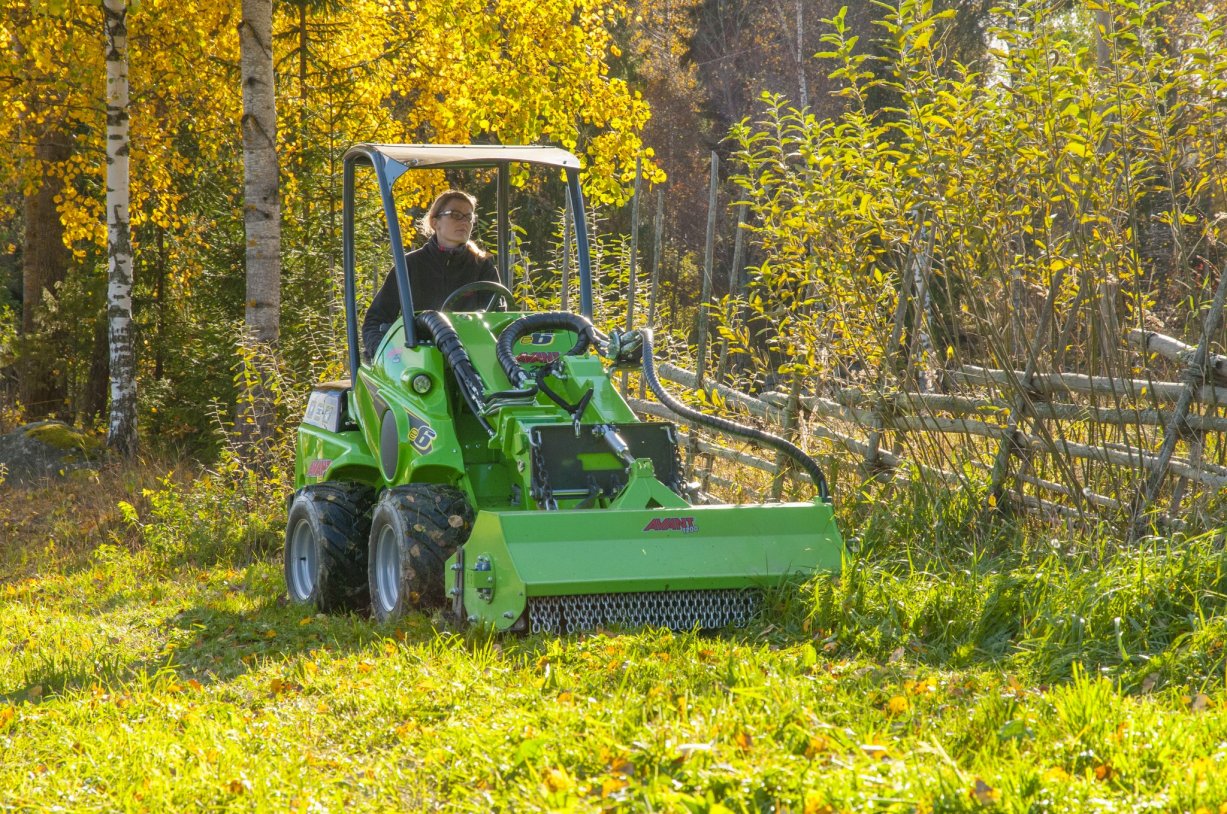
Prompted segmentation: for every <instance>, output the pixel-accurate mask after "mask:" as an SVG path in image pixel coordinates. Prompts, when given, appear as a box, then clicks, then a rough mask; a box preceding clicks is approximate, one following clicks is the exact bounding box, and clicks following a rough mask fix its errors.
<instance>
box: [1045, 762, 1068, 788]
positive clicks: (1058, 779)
mask: <svg viewBox="0 0 1227 814" xmlns="http://www.w3.org/2000/svg"><path fill="white" fill-rule="evenodd" d="M1043 780H1044V782H1045V783H1052V784H1054V785H1061V784H1063V783H1068V782H1069V772H1067V771H1065V770H1064V769H1062V768H1061V767H1060V766H1053V767H1052V768H1051V769H1049V770H1048V771H1046V772H1044V774H1043Z"/></svg>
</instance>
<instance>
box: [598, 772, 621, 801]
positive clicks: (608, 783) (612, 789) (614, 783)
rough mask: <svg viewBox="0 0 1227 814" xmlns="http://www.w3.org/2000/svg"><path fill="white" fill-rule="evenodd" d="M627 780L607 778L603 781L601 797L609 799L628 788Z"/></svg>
mask: <svg viewBox="0 0 1227 814" xmlns="http://www.w3.org/2000/svg"><path fill="white" fill-rule="evenodd" d="M627 785H628V784H627V782H626V780H624V779H623V778H621V777H616V776H615V777H606V778H605V779H604V780H602V781H601V797H603V798H604V797H608V796H610V795H611V794H615V793H616V792H618V791H621V790H622V789H624V788H626V786H627Z"/></svg>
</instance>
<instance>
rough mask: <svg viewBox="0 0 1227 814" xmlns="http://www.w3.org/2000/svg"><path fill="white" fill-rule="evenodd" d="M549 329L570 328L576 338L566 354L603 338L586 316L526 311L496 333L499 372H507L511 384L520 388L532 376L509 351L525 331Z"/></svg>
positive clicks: (577, 350)
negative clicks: (527, 312)
mask: <svg viewBox="0 0 1227 814" xmlns="http://www.w3.org/2000/svg"><path fill="white" fill-rule="evenodd" d="M549 330H562V331H571V332H573V333H574V334H576V335H577V336H578V337H579V339H578V340H576V342H575V345H574V346H573V347H572V348H571V349H570V350H569V351H567V352H566V354H564V355H566V356H578V355H579V354H581V353H583V352H584V351H586V350H588V348H589V346H591V345H597V346H598V347H600V345H601V342H602V340H603V339H604V337H603V336H602V335H601V333H600V331H598V330H597V329H596V328H595V327H593V325H592V323H591V322H590V321H589V320H588V318H587V317H583V316H580V315H579V314H570V313H567V312H565V311H550V312H546V313H543V314H528V315H527V316H522V317H520V318H519V319H517V320H516V321H515V322H513V323H511V324H510V325H508V326H507V327H506V328H504V329H503V332H502V333H501V334H499V337H498V348H497V349H496V351H495V353H496V354H497V356H498V363H499V364H500V365H502V367H503V372H504V373H506V374H507V378H508V379H509V380H510V381H511V386H512V387H524V385H525V384H527V383H528V382H529V381H530V380H531V378H532V376H531V374H529V372H528V371H527V370H525V369H524V368H522V367H520V363H519V362H517V361H516V357H515V353H514V352H513V350H512V348H514V347H515V343H516V342H518V341H519V340H520V338H521V337H523V336H524V335H525V334H530V333H535V332H536V331H549Z"/></svg>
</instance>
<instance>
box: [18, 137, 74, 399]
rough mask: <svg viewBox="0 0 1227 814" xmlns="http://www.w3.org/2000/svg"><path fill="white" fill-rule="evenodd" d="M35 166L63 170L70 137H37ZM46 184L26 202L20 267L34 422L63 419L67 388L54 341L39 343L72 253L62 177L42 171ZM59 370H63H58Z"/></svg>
mask: <svg viewBox="0 0 1227 814" xmlns="http://www.w3.org/2000/svg"><path fill="white" fill-rule="evenodd" d="M37 138H38V143H37V145H36V146H35V148H34V156H35V160H36V161H37V162H38V163H39V165H41V166H43V167H49V166H50V165H53V164H62V163H63V162H65V161H67V160H68V158H69V156H71V155H72V148H71V146H70V142H69V140H68V137H67V136H65V135H64V134H63V133H61V132H59V130H58V129H57V128H55V127H54V126H51V127H48V128H47V129H45V130H43V131H42V132H41V133H39V135H38V136H37ZM40 175H41V176H42V177H41V180H40V182H39V184H38V186H37V188H35V189H34V190H33V191H32V192H30V193H28V194H27V195H26V196H25V201H24V203H23V207H24V209H25V237H24V238H23V243H24V247H23V252H22V266H21V334H22V336H23V337H24V338H25V339H26V340H27V342H25V343H23V346H22V358H21V361H20V363H19V365H18V368H19V374H18V375H19V377H20V387H19V390H20V393H21V402H22V404H23V405H24V406H25V411H26V417H27V418H29V419H35V418H44V417H46V416H49V415H64V413H65V410H66V405H65V400H66V396H67V392H68V391H67V387H66V386H65V381H66V379H65V375H64V370H63V362H62V360H61V359H60V353H59V352H58V349H57V348H56V347H54V346H55V344H56V343H55V342H54V341H49V339H50V338H49V337H45V336H44V337H37V334H38V333H39V328H40V326H39V322H38V320H37V315H38V309H39V306H41V305H42V303H43V293H44V292H51V291H53V290H54V288H55V285H56V283H59V282H62V281H63V280H64V278H65V277H66V276H68V262H69V257H70V256H69V253H68V248H67V247H66V246H65V245H64V225H63V224H62V223H61V222H60V213H59V211H58V210H57V209H56V205H55V199H56V196H58V195H59V194H60V193H61V192H62V191H63V188H64V182H63V180H62V178H61V177H60V175H59V174H58V173H52V172H48V171H43V172H42V173H40ZM57 368H58V369H57Z"/></svg>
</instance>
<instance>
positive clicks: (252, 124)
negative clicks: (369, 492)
mask: <svg viewBox="0 0 1227 814" xmlns="http://www.w3.org/2000/svg"><path fill="white" fill-rule="evenodd" d="M242 3H243V20H242V22H241V23H239V52H240V58H241V63H242V64H241V72H242V84H243V172H244V184H243V223H244V226H245V229H246V233H247V257H246V261H247V307H246V313H245V324H246V329H247V339H248V341H249V342H253V343H254V344H255V345H256V346H257V348H258V350H257V351H256V354H255V356H254V357H249V359H248V363H249V364H250V363H251V361H252V360H253V359H261V358H267V357H266V355H265V353H263V352H262V351H263V350H267V349H270V348H272V347H274V346H275V345H276V344H277V340H278V335H279V332H280V312H281V192H280V188H279V185H278V177H277V173H278V164H277V107H276V102H275V99H274V93H273V89H274V79H273V4H272V0H242ZM256 366H257V368H260V367H261V365H259V364H258V363H257V365H256ZM249 373H254V374H255V377H254V381H255V382H256V383H255V385H254V386H249V388H248V392H247V393H246V394H244V403H243V405H242V408H241V409H240V417H239V423H240V429H241V431H242V432H243V433H244V435H246V436H247V437H248V438H249V439H253V438H263V439H267V438H269V437H270V436H271V434H272V431H273V414H274V411H273V405H272V404H271V403H270V402H269V399H270V396H269V393H268V391H267V390H266V388H264V387H263V386H261V384H260V383H261V382H262V381H263V379H264V376H265V375H266V373H265V372H264V371H262V370H259V369H257V370H255V371H249ZM252 380H253V379H252V377H251V376H249V377H248V381H249V382H250V381H252Z"/></svg>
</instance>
